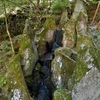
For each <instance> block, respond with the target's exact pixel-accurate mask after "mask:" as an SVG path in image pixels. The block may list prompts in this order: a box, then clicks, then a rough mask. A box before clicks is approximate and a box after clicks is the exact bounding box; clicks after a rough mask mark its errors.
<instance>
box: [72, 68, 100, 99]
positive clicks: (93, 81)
mask: <svg viewBox="0 0 100 100" xmlns="http://www.w3.org/2000/svg"><path fill="white" fill-rule="evenodd" d="M72 100H100V71H99V70H98V69H97V68H94V67H92V68H91V70H90V71H88V72H87V73H86V75H85V76H84V77H83V78H82V79H81V80H80V82H78V83H77V84H76V85H75V86H74V88H73V90H72Z"/></svg>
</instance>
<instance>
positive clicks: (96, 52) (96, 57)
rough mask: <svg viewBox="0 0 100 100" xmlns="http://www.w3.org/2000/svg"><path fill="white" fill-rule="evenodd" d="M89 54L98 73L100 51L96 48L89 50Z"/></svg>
mask: <svg viewBox="0 0 100 100" xmlns="http://www.w3.org/2000/svg"><path fill="white" fill-rule="evenodd" d="M90 54H91V55H92V57H93V58H94V65H95V66H96V67H97V68H98V69H99V71H100V51H99V50H98V49H96V48H92V47H91V48H90Z"/></svg>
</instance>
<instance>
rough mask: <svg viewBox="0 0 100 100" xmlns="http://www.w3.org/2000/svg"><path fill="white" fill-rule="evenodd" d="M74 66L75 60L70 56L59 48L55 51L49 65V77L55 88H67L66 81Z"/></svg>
mask: <svg viewBox="0 0 100 100" xmlns="http://www.w3.org/2000/svg"><path fill="white" fill-rule="evenodd" d="M74 66H75V62H74V61H73V60H72V59H71V58H70V57H68V56H67V55H64V54H63V52H60V51H59V49H58V51H57V50H56V51H55V58H54V59H53V61H52V65H51V72H52V77H51V78H52V81H53V84H54V85H55V86H56V87H57V88H59V87H65V88H67V82H68V80H69V78H70V76H71V75H72V73H73V69H74Z"/></svg>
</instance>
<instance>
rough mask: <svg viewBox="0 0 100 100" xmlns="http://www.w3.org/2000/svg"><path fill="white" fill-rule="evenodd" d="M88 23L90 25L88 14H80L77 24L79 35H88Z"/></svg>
mask: <svg viewBox="0 0 100 100" xmlns="http://www.w3.org/2000/svg"><path fill="white" fill-rule="evenodd" d="M87 23H88V17H87V14H86V13H84V12H80V14H79V16H78V18H77V23H76V31H77V35H78V34H87V32H88V27H87V26H88V25H87Z"/></svg>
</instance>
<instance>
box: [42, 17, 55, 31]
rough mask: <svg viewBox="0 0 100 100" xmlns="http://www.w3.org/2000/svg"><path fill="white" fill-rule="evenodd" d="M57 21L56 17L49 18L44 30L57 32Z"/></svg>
mask: <svg viewBox="0 0 100 100" xmlns="http://www.w3.org/2000/svg"><path fill="white" fill-rule="evenodd" d="M55 25H56V24H55V19H54V17H48V18H47V19H46V22H45V23H44V28H45V29H46V30H49V29H51V30H55V29H56V27H55Z"/></svg>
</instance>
